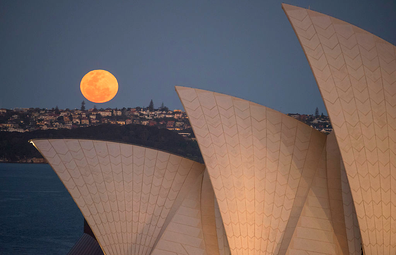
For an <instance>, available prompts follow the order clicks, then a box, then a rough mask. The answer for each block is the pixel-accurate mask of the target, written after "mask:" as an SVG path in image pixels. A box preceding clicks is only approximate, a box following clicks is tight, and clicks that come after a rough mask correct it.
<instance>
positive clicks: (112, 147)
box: [32, 139, 219, 255]
mask: <svg viewBox="0 0 396 255" xmlns="http://www.w3.org/2000/svg"><path fill="white" fill-rule="evenodd" d="M32 142H33V143H34V145H35V146H36V148H38V150H39V151H40V152H41V153H42V155H43V156H44V157H45V158H46V159H47V160H48V162H49V163H50V165H51V166H52V168H53V169H54V171H55V172H56V173H57V174H58V176H59V178H60V179H61V180H62V182H63V183H64V185H65V186H66V188H67V190H68V191H69V192H70V194H71V195H72V197H73V199H74V201H75V202H76V204H77V205H78V207H79V208H80V210H81V212H82V214H83V215H84V217H85V219H86V220H87V222H88V224H89V225H90V227H91V229H92V231H93V233H94V234H95V237H96V238H97V240H98V242H99V244H100V246H101V248H102V250H103V252H104V253H105V254H107V255H112V254H131V255H132V254H133V255H138V254H140V255H142V254H186V253H188V254H208V255H209V254H219V246H218V242H217V232H216V217H215V207H214V206H215V202H214V199H215V198H214V194H213V190H212V189H211V185H210V182H209V184H208V181H209V179H208V177H206V178H204V169H205V166H204V165H203V164H200V163H197V162H194V161H192V160H189V159H186V158H183V157H180V156H176V155H172V154H169V153H166V152H162V151H158V150H154V149H148V148H144V147H140V146H134V145H128V144H120V143H115V142H105V141H94V140H75V139H48V140H42V139H37V140H33V141H32ZM210 206H211V210H209V209H207V208H208V207H210ZM202 208H206V209H207V210H205V212H202ZM181 237H183V238H181ZM169 244H170V245H169ZM167 245H168V246H167ZM177 249H179V250H177Z"/></svg>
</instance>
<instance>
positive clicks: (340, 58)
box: [33, 4, 396, 255]
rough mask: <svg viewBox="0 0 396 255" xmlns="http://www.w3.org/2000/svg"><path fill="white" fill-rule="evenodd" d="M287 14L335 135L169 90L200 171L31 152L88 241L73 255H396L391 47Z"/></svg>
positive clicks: (290, 9) (242, 103)
mask: <svg viewBox="0 0 396 255" xmlns="http://www.w3.org/2000/svg"><path fill="white" fill-rule="evenodd" d="M283 9H284V11H285V13H286V16H287V17H288V19H289V21H290V23H291V25H292V27H293V29H294V31H295V32H296V35H297V37H298V39H299V41H300V43H301V45H302V48H303V50H304V53H305V55H306V57H307V59H308V62H309V64H310V66H311V69H312V72H313V74H314V76H315V79H316V81H317V84H318V86H319V89H320V92H321V95H322V97H323V100H324V102H325V105H326V108H327V111H328V114H329V117H330V119H331V123H332V126H333V128H334V132H333V133H331V134H330V135H326V134H324V133H321V132H319V131H317V130H315V129H313V128H311V127H310V126H307V125H305V124H304V123H301V122H299V121H297V120H295V119H293V118H291V117H288V116H286V115H284V114H282V113H280V112H277V111H275V110H272V109H270V108H267V107H265V106H262V105H259V104H256V103H252V102H249V101H247V100H243V99H239V98H236V97H233V96H229V95H225V94H220V93H216V92H211V91H205V90H200V89H194V88H187V87H176V92H177V93H178V95H179V98H180V100H181V102H182V104H183V106H184V109H185V111H186V113H187V115H188V117H189V120H190V123H191V125H192V127H193V130H194V134H195V136H196V139H197V142H198V144H199V148H200V150H201V153H202V156H203V159H204V164H201V163H198V162H194V161H192V160H189V159H186V158H183V157H180V156H177V155H172V154H170V153H167V152H164V151H158V150H155V149H151V148H144V147H140V146H135V145H130V144H121V143H115V142H110V141H95V140H81V139H80V140H73V139H60V140H56V139H46V140H45V139H36V140H33V143H34V145H35V146H36V148H37V149H38V150H39V151H40V152H41V153H42V155H43V156H44V157H45V158H46V159H47V160H48V162H49V163H50V165H51V166H52V168H53V169H54V171H55V172H56V173H57V175H58V176H59V178H60V179H61V180H62V182H63V183H64V185H65V186H66V188H67V190H68V191H69V192H70V194H71V196H72V197H73V199H74V201H75V203H76V204H77V205H78V207H79V209H80V210H81V212H82V214H83V216H84V218H85V219H86V222H87V224H88V225H89V227H90V229H91V230H92V233H93V234H92V235H90V236H89V235H86V234H85V235H83V237H82V238H81V239H80V241H79V242H78V243H77V244H76V246H75V247H74V248H73V249H72V250H71V251H70V253H69V254H106V255H113V254H120V255H121V254H122V255H123V254H125V255H126V254H131V255H132V254H133V255H135V254H145V255H150V254H153V255H182V254H183V255H185V254H188V255H195V254H197V255H198V254H199V255H201V254H202V255H203V254H207V255H228V254H232V255H259V254H268V255H269V254H277V255H278V254H279V255H280V254H290V255H303V254H304V255H305V254H306V255H308V254H309V255H313V254H362V253H364V254H368V255H372V254H373V255H374V254H375V255H382V254H384V255H385V254H387V255H392V254H396V47H395V46H393V45H391V44H390V43H388V42H386V41H384V40H382V39H380V38H379V37H377V36H374V35H372V34H370V33H368V32H366V31H364V30H362V29H360V28H358V27H355V26H353V25H351V24H348V23H346V22H344V21H341V20H338V19H335V18H332V17H329V16H327V15H324V14H321V13H317V12H315V11H312V10H307V9H303V8H299V7H295V6H291V5H286V4H284V5H283Z"/></svg>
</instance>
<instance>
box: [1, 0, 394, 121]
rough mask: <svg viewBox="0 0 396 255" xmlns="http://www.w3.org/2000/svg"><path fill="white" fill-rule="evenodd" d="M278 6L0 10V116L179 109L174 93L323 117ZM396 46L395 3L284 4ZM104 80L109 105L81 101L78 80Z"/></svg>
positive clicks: (44, 4)
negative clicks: (112, 89) (26, 111)
mask: <svg viewBox="0 0 396 255" xmlns="http://www.w3.org/2000/svg"><path fill="white" fill-rule="evenodd" d="M281 3H282V2H281V1H249V2H238V1H218V2H209V1H206V2H185V1H167V2H163V1H154V2H150V3H149V2H138V1H132V2H116V3H114V2H109V1H85V2H74V1H61V2H58V1H56V2H49V1H41V0H37V1H2V2H1V3H0V36H1V38H6V39H5V40H1V41H0V56H1V59H2V61H1V63H0V75H1V77H2V85H1V90H2V92H1V96H0V108H7V109H12V108H17V107H19V108H29V107H39V108H48V109H51V108H54V107H56V106H58V107H59V108H60V109H66V108H70V109H74V108H79V107H80V106H81V102H82V101H83V100H85V102H86V108H87V109H89V108H93V106H94V105H96V107H97V108H108V107H109V108H116V107H117V108H123V107H126V108H128V107H136V106H141V107H146V106H148V105H149V102H150V100H151V99H152V100H153V101H154V106H155V108H157V107H159V106H160V105H161V104H162V103H164V104H165V106H167V107H169V109H183V107H182V105H181V103H180V101H179V99H178V97H177V94H176V92H175V90H174V86H175V85H180V86H188V87H196V88H200V89H206V90H211V91H215V92H220V93H225V94H229V95H232V96H236V97H240V98H243V99H247V100H249V101H253V102H256V103H259V104H262V105H264V106H267V107H270V108H273V109H276V110H278V111H281V112H283V113H292V112H298V113H307V114H312V113H314V111H315V109H316V107H319V112H320V113H322V112H324V113H326V110H325V107H324V104H323V101H322V99H321V96H320V94H319V90H318V88H317V85H316V82H315V80H314V77H313V75H312V72H311V70H310V67H309V65H308V62H307V60H306V58H305V56H304V53H303V50H302V49H301V46H300V44H299V42H298V40H297V38H296V36H295V34H294V32H293V30H292V27H291V26H290V24H289V22H288V20H287V17H286V15H285V14H284V12H283V10H282V8H281ZM287 3H288V4H293V5H297V6H300V7H304V8H310V9H312V10H314V11H318V12H322V13H325V14H328V15H330V16H333V17H336V18H338V19H341V20H344V21H346V22H349V23H352V24H354V25H356V26H359V27H361V28H362V29H365V30H367V31H369V32H371V33H373V34H375V35H377V36H379V37H381V38H383V39H384V40H386V41H388V42H390V43H392V44H394V45H395V44H396V33H395V31H396V2H395V1H394V0H381V1H375V2H374V1H368V0H364V1H341V0H337V1H314V0H291V1H289V2H287ZM94 69H104V70H108V71H110V72H111V73H113V74H114V75H115V77H116V78H117V80H118V82H119V91H118V94H117V95H116V96H115V98H114V99H113V100H111V101H110V102H108V103H104V104H97V103H92V102H89V101H87V100H86V99H85V98H84V97H83V95H82V94H81V92H80V90H79V84H80V81H81V78H82V77H83V76H84V75H85V74H86V73H87V72H89V71H91V70H94Z"/></svg>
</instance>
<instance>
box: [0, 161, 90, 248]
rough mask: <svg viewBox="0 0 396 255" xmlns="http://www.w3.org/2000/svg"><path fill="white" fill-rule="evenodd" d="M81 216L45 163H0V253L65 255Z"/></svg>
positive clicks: (75, 237) (76, 236) (78, 233)
mask: <svg viewBox="0 0 396 255" xmlns="http://www.w3.org/2000/svg"><path fill="white" fill-rule="evenodd" d="M82 233H83V216H82V215H81V212H80V210H79V209H78V207H77V206H76V204H75V203H74V201H73V199H72V198H71V196H70V195H69V193H68V192H67V190H66V188H65V187H64V186H63V184H62V182H61V181H60V180H59V178H58V176H57V175H56V174H55V172H54V171H53V170H52V168H51V167H50V166H49V165H46V164H9V163H0V254H1V255H8V254H12V255H14V254H15V255H16V254H18V255H23V254H29V255H30V254H32V255H40V254H59V255H65V254H67V252H68V251H69V250H70V248H71V247H72V246H73V245H74V243H75V242H76V241H77V240H78V239H79V237H80V236H81V235H82Z"/></svg>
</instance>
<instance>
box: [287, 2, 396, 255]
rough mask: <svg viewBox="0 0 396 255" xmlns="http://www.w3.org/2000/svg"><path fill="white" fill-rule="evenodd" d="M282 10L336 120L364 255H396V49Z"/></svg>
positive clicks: (329, 21)
mask: <svg viewBox="0 0 396 255" xmlns="http://www.w3.org/2000/svg"><path fill="white" fill-rule="evenodd" d="M283 9H284V10H285V13H286V15H287V17H288V18H289V20H290V22H291V24H292V26H293V28H294V31H295V32H296V34H297V37H298V39H299V41H300V43H301V45H302V47H303V50H304V52H305V55H306V56H307V58H308V61H309V64H310V66H311V69H312V71H313V74H314V76H315V79H316V81H317V84H318V86H319V89H320V92H321V94H322V97H323V100H324V103H325V105H326V108H327V112H328V114H329V117H330V119H331V123H332V125H333V128H334V131H335V135H336V138H337V141H338V145H339V148H340V150H341V155H342V159H343V162H344V165H345V169H346V173H347V176H348V180H349V184H350V186H351V191H352V196H353V201H354V204H355V207H356V213H357V216H358V221H359V226H360V230H361V235H362V240H363V245H364V251H365V254H396V47H395V46H394V45H392V44H390V43H388V42H386V41H384V40H383V39H381V38H379V37H377V36H375V35H373V34H371V33H369V32H367V31H364V30H362V29H360V28H358V27H356V26H353V25H351V24H349V23H347V22H344V21H341V20H338V19H335V18H332V17H330V16H327V15H324V14H321V13H318V12H314V11H311V10H307V9H303V8H299V7H295V6H291V5H287V4H283Z"/></svg>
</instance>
